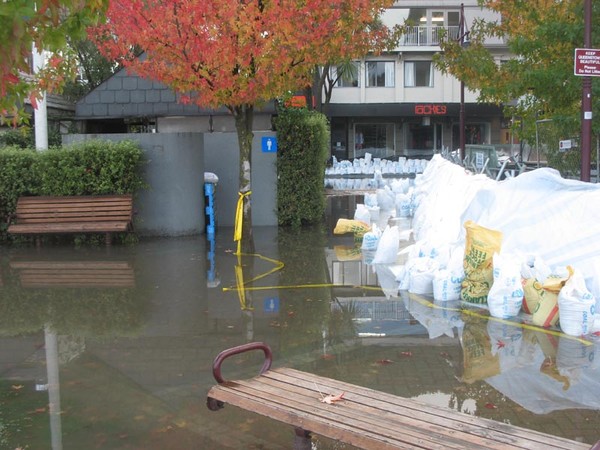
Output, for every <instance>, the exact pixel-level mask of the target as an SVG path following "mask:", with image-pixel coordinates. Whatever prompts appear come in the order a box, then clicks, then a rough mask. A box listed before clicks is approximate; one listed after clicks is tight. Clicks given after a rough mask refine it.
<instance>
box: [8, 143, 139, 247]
mask: <svg viewBox="0 0 600 450" xmlns="http://www.w3.org/2000/svg"><path fill="white" fill-rule="evenodd" d="M142 165H143V151H142V149H141V148H140V147H139V145H138V144H137V143H135V142H133V141H122V142H110V141H99V140H91V141H85V142H81V143H77V144H73V145H69V146H66V147H62V148H50V149H49V150H45V151H42V152H37V151H35V150H32V149H20V148H18V147H5V148H0V167H2V170H0V241H2V240H4V239H6V228H7V226H8V225H7V224H8V222H9V221H10V217H11V215H12V214H14V211H15V208H16V204H17V199H18V198H19V197H20V196H22V195H103V194H135V193H136V192H137V191H138V190H140V189H143V188H145V187H146V185H145V182H144V180H143V177H142V173H141V168H142Z"/></svg>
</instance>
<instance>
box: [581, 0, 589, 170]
mask: <svg viewBox="0 0 600 450" xmlns="http://www.w3.org/2000/svg"><path fill="white" fill-rule="evenodd" d="M583 17H584V27H583V41H584V42H583V46H584V47H585V48H591V47H592V0H584V6H583ZM582 86H583V87H582V90H581V181H590V164H591V157H590V155H591V149H592V78H591V77H583V82H582Z"/></svg>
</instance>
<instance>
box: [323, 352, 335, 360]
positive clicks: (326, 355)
mask: <svg viewBox="0 0 600 450" xmlns="http://www.w3.org/2000/svg"><path fill="white" fill-rule="evenodd" d="M321 359H325V360H330V359H335V355H331V354H329V353H324V354H323V355H321Z"/></svg>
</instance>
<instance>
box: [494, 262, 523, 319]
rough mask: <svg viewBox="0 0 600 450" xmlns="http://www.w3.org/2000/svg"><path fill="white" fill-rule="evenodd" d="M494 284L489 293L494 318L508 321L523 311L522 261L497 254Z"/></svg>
mask: <svg viewBox="0 0 600 450" xmlns="http://www.w3.org/2000/svg"><path fill="white" fill-rule="evenodd" d="M493 261H494V270H493V274H494V284H493V285H492V287H491V289H490V292H489V293H488V300H487V301H488V306H489V308H490V314H491V315H492V317H498V318H500V319H508V318H509V317H514V316H516V315H517V314H519V311H521V306H522V305H523V286H522V285H521V261H520V260H519V259H518V258H517V257H515V256H513V255H503V254H498V253H495V254H494V257H493Z"/></svg>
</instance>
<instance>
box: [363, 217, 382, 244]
mask: <svg viewBox="0 0 600 450" xmlns="http://www.w3.org/2000/svg"><path fill="white" fill-rule="evenodd" d="M380 238H381V229H380V228H379V227H378V226H377V224H375V223H374V224H373V226H372V227H371V230H370V231H367V232H366V233H365V234H364V236H363V241H362V245H361V247H360V248H361V250H377V245H378V244H379V239H380Z"/></svg>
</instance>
